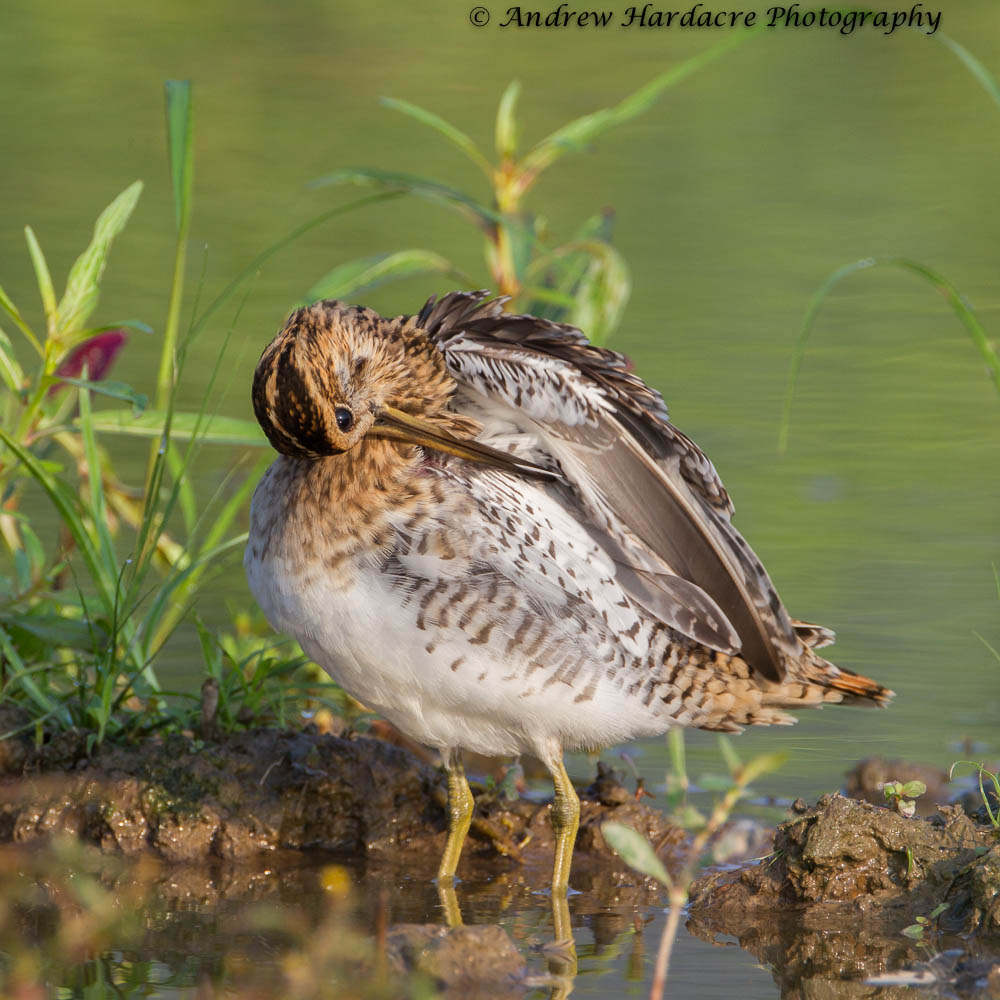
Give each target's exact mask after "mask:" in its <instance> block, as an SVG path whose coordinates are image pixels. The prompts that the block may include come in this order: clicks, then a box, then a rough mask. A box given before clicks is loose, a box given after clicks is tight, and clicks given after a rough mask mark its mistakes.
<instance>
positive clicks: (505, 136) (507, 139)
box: [494, 80, 521, 160]
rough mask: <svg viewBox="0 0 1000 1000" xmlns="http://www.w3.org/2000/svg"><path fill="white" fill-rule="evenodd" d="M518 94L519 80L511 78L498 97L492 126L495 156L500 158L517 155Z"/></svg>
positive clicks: (511, 157)
mask: <svg viewBox="0 0 1000 1000" xmlns="http://www.w3.org/2000/svg"><path fill="white" fill-rule="evenodd" d="M520 94H521V84H520V82H519V81H518V80H511V82H510V83H509V84H507V89H506V90H505V91H504V92H503V94H502V95H501V97H500V105H499V107H498V108H497V120H496V126H495V128H494V142H495V144H496V151H497V156H499V157H500V159H501V160H510V159H513V158H514V157H515V156H517V140H518V134H517V99H518V97H519V96H520Z"/></svg>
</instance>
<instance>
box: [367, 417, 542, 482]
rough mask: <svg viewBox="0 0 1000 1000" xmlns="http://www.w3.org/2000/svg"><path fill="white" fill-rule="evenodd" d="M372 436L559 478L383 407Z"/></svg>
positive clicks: (504, 454)
mask: <svg viewBox="0 0 1000 1000" xmlns="http://www.w3.org/2000/svg"><path fill="white" fill-rule="evenodd" d="M368 433H369V434H374V435H375V436H376V437H383V438H392V439H393V440H395V441H406V442H407V443H408V444H419V445H421V446H422V447H424V448H433V449H434V450H435V451H443V452H446V453H447V454H449V455H457V456H458V457H459V458H464V459H466V460H468V461H470V462H479V463H480V464H481V465H490V466H493V468H495V469H503V470H504V471H505V472H516V473H518V474H520V475H522V476H533V477H534V478H536V479H558V478H559V477H558V475H557V474H556V473H554V472H550V471H549V470H548V469H543V468H542V467H541V466H540V465H535V464H534V463H532V462H525V461H524V460H523V459H520V458H517V457H516V456H514V455H511V454H510V453H509V452H506V451H499V450H497V449H496V448H491V447H490V446H489V445H485V444H482V443H481V442H479V441H469V440H465V441H463V440H461V439H460V438H457V437H453V436H452V435H451V434H448V433H447V432H445V431H442V430H441V429H440V428H439V427H435V426H434V425H433V424H431V423H428V422H427V421H426V420H420V419H419V418H417V417H411V416H410V415H409V414H408V413H403V412H402V411H401V410H397V409H394V408H393V407H391V406H383V407H382V409H381V410H379V413H378V416H376V418H375V423H374V424H373V425H372V428H371V430H370V431H369V432H368Z"/></svg>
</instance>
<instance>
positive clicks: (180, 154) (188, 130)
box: [166, 80, 194, 232]
mask: <svg viewBox="0 0 1000 1000" xmlns="http://www.w3.org/2000/svg"><path fill="white" fill-rule="evenodd" d="M166 94H167V147H168V155H169V157H170V179H171V181H172V183H173V191H174V217H175V220H176V223H177V230H178V232H180V231H181V230H182V229H183V228H184V219H185V218H186V217H188V216H190V213H191V192H192V187H193V184H194V143H193V142H192V138H193V136H194V115H193V109H192V105H191V81H190V80H168V81H167V83H166Z"/></svg>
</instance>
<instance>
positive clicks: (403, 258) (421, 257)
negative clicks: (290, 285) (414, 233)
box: [301, 250, 464, 305]
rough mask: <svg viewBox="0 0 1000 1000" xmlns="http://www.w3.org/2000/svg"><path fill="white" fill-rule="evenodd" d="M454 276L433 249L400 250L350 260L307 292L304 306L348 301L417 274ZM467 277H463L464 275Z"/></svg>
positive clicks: (451, 267) (450, 268) (446, 262)
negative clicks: (322, 301)
mask: <svg viewBox="0 0 1000 1000" xmlns="http://www.w3.org/2000/svg"><path fill="white" fill-rule="evenodd" d="M433 273H438V274H453V275H456V276H458V272H457V270H456V268H455V267H454V265H453V264H452V263H451V261H449V260H447V259H445V258H444V257H442V256H441V255H440V254H436V253H432V252H431V251H430V250H397V251H396V252H395V253H380V254H374V255H373V256H371V257H362V258H359V259H358V260H352V261H348V262H347V263H346V264H341V265H339V266H338V267H335V268H334V269H333V270H332V271H330V272H328V273H327V274H325V275H324V276H323V277H322V278H320V279H319V281H317V282H316V284H314V285H313V286H312V288H310V289H309V291H308V292H306V294H305V297H304V299H303V301H302V303H301V304H302V305H307V304H309V303H312V302H317V301H319V300H320V299H340V298H345V299H346V298H348V297H349V296H351V295H355V294H356V293H358V292H360V291H367V290H369V289H372V288H377V287H378V286H379V285H383V284H385V283H386V282H387V281H396V280H399V279H402V278H409V277H412V276H413V275H416V274H433ZM462 277H464V276H462Z"/></svg>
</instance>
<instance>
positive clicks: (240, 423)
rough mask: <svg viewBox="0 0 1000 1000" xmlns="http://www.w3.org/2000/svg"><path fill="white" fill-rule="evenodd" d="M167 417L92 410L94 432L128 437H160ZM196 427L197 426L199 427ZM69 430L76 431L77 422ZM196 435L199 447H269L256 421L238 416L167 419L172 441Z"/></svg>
mask: <svg viewBox="0 0 1000 1000" xmlns="http://www.w3.org/2000/svg"><path fill="white" fill-rule="evenodd" d="M166 420H167V414H166V413H165V412H164V411H163V410H146V411H145V412H144V413H142V414H140V415H139V416H137V417H136V416H133V415H132V414H131V413H130V412H129V411H128V410H122V409H107V410H94V412H93V417H92V423H93V426H94V429H95V430H96V431H99V432H100V433H102V434H125V435H129V436H131V437H140V438H153V439H155V440H157V441H159V440H160V439H161V438H162V437H163V433H164V427H165V425H166ZM199 424H200V426H199ZM70 426H71V427H74V428H76V429H79V420H78V419H77V420H74V421H72V422H71V424H70ZM195 435H197V437H198V440H199V441H201V442H202V443H203V444H224V445H229V446H231V447H243V448H269V447H270V445H269V444H268V441H267V438H266V437H264V432H263V431H262V430H261V429H260V425H259V424H258V423H257V421H256V420H243V419H241V418H240V417H224V416H218V415H216V416H203V415H202V414H198V413H174V414H173V415H172V418H171V425H170V436H171V439H172V440H175V441H190V440H191V439H192V438H193V437H195Z"/></svg>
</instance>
